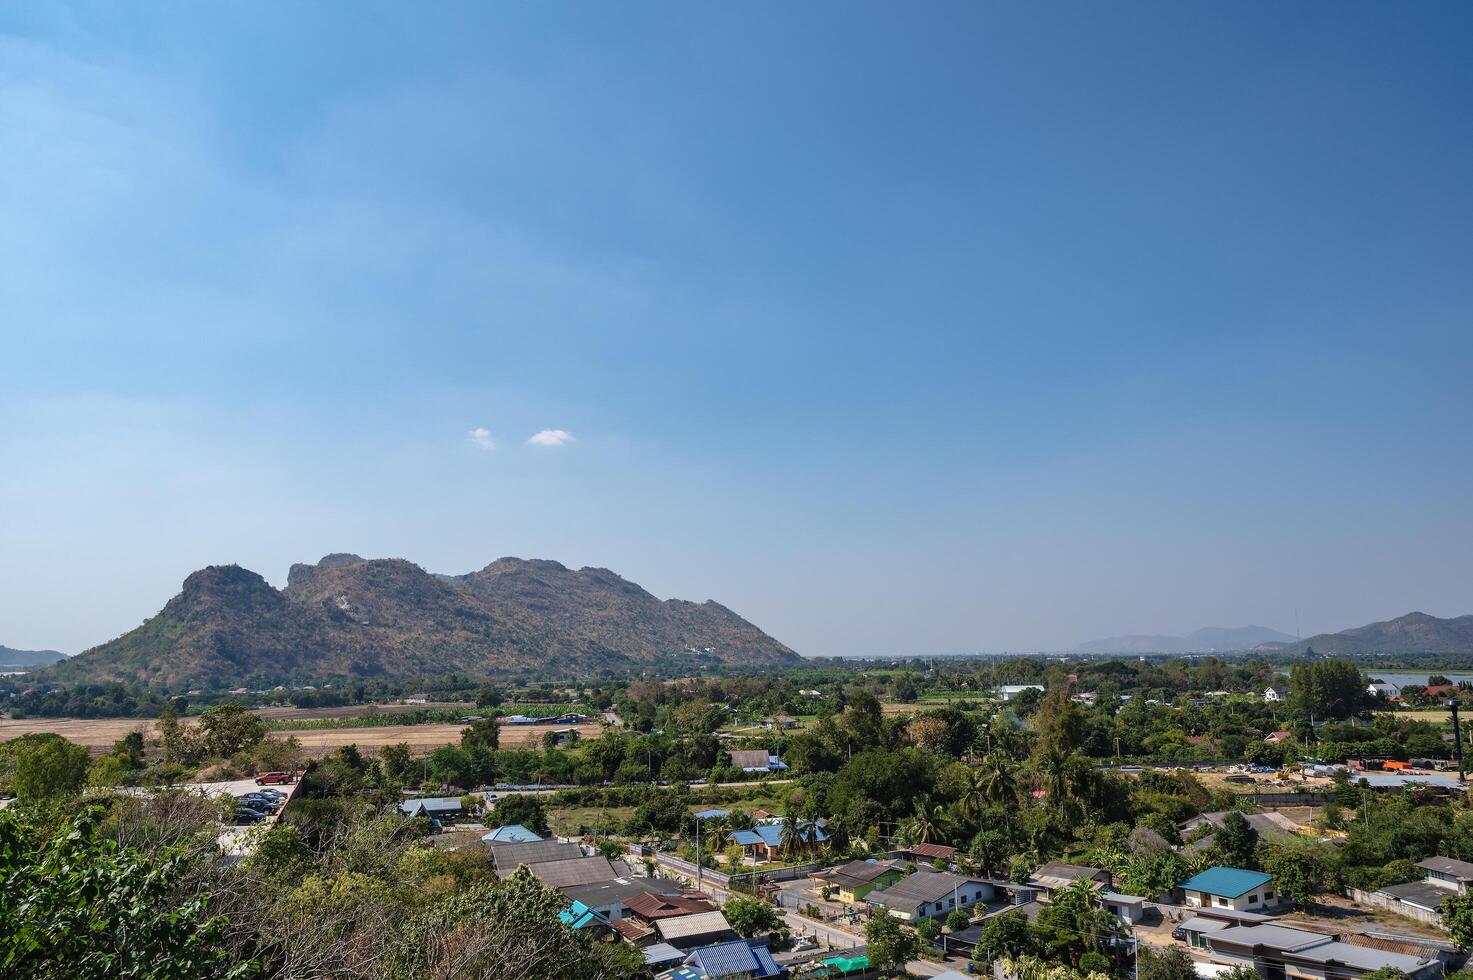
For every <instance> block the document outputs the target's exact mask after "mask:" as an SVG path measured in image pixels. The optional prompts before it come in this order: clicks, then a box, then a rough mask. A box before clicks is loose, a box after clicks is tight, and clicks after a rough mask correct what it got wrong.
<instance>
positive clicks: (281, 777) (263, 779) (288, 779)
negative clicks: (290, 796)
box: [256, 772, 297, 786]
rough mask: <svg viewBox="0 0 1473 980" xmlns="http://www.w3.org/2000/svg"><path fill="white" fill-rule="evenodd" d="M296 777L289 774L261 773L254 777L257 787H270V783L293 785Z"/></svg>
mask: <svg viewBox="0 0 1473 980" xmlns="http://www.w3.org/2000/svg"><path fill="white" fill-rule="evenodd" d="M296 779H297V777H296V775H295V774H293V773H289V772H263V773H261V775H259V776H257V777H256V785H257V786H270V785H271V784H272V783H282V784H285V783H294V782H296Z"/></svg>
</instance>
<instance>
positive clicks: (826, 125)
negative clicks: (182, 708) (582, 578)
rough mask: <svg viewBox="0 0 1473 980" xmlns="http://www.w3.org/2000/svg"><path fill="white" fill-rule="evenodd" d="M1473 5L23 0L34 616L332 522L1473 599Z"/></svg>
mask: <svg viewBox="0 0 1473 980" xmlns="http://www.w3.org/2000/svg"><path fill="white" fill-rule="evenodd" d="M1470 31H1473V10H1470V9H1469V8H1468V7H1467V5H1466V4H1457V3H1425V4H1417V5H1414V6H1398V7H1393V6H1390V5H1384V4H1359V3H1334V4H1331V3H1320V4H1293V5H1284V4H1267V3H1265V4H1254V3H1235V4H1217V5H1212V4H1189V5H1186V4H1173V3H1158V4H1095V3H1082V4H1050V5H1036V4H1028V5H1023V4H1017V5H1011V6H1004V5H1001V4H975V3H955V4H944V3H934V4H927V5H924V6H923V7H919V8H917V7H915V6H914V5H899V4H889V5H885V4H862V3H849V2H846V3H810V4H802V5H779V4H758V5H751V4H743V5H734V4H700V3H696V4H692V3H642V4H618V5H613V4H596V3H589V4H536V5H526V4H524V5H499V6H498V7H496V8H495V9H492V5H487V4H467V5H464V6H461V7H456V6H455V5H452V4H442V5H435V6H433V7H431V8H423V7H415V6H412V5H405V4H390V3H384V4H372V3H360V4H314V5H307V6H303V5H298V4H252V5H236V6H235V7H234V8H233V9H230V8H227V5H177V4H176V5H159V4H95V5H70V4H63V3H53V2H46V3H40V2H37V3H31V4H24V3H23V4H11V5H7V6H6V7H5V8H3V9H0V215H3V216H4V217H3V220H0V263H3V268H4V269H5V273H4V274H3V275H0V339H3V346H0V352H3V354H0V371H3V375H0V377H3V379H4V383H3V385H0V555H3V560H0V643H5V644H8V645H11V646H22V647H43V646H44V647H56V648H59V649H63V650H66V651H68V652H75V651H77V650H80V649H82V648H84V647H86V646H89V645H92V644H94V643H97V642H101V641H102V640H105V639H107V638H110V637H111V636H113V635H116V634H117V633H119V632H121V631H123V630H125V629H128V628H131V627H132V626H134V625H136V624H137V623H138V622H139V621H141V620H142V619H143V618H144V617H146V616H147V615H150V614H151V613H152V612H153V611H155V610H156V609H157V608H158V607H159V606H160V605H161V604H162V603H163V601H164V600H165V599H167V597H168V596H170V595H172V594H173V593H174V592H175V591H177V589H178V585H179V583H180V581H181V580H182V579H183V577H184V576H185V575H186V574H187V573H188V572H189V571H191V570H192V569H194V568H196V567H199V566H202V565H204V564H209V563H222V562H238V563H240V564H242V565H245V566H247V567H250V568H253V569H256V570H258V571H260V572H261V573H262V574H264V575H266V576H267V578H269V579H270V580H272V581H273V582H276V583H277V584H282V583H284V581H285V575H286V569H287V567H288V565H289V564H290V563H291V562H294V561H306V560H315V559H316V558H317V557H319V556H320V555H322V554H324V553H326V552H329V551H337V550H350V551H356V552H359V553H361V554H364V555H369V556H403V557H408V558H411V559H413V560H416V561H418V562H419V563H421V564H422V565H424V566H426V567H428V568H431V569H433V570H436V571H447V572H463V571H467V570H470V569H472V568H477V567H480V566H482V565H484V564H486V563H487V562H489V561H491V560H493V559H494V558H497V557H499V556H502V555H508V554H514V555H521V556H524V557H534V556H535V557H548V558H556V559H559V560H561V561H564V562H565V563H567V564H570V565H574V566H579V565H585V564H587V565H601V566H607V567H610V568H613V569H615V570H617V571H619V572H621V573H622V574H624V575H626V576H627V577H629V578H631V579H633V580H635V581H638V582H640V583H641V584H643V585H645V586H646V587H648V588H649V589H651V590H652V591H653V592H655V593H656V594H658V595H661V596H667V597H668V596H680V597H684V598H693V599H702V598H708V597H712V598H717V599H719V600H720V601H722V602H725V603H726V604H728V605H730V606H732V607H733V608H735V609H736V610H737V611H739V612H741V613H742V614H744V615H746V616H748V617H749V618H751V619H752V620H754V621H755V622H757V623H758V624H759V625H761V626H763V627H764V628H766V629H768V630H769V631H770V632H772V633H773V634H774V635H776V636H778V637H779V638H780V639H783V640H784V641H786V642H788V643H790V644H791V645H793V646H794V647H795V648H797V649H798V650H799V651H800V652H803V653H809V654H900V653H920V654H929V653H954V652H967V651H975V650H987V651H995V650H1036V649H1061V648H1066V647H1068V646H1071V645H1072V644H1074V643H1076V642H1079V641H1082V640H1086V639H1090V638H1093V637H1097V636H1103V635H1111V634H1115V633H1122V632H1187V631H1190V630H1192V629H1195V628H1197V627H1199V626H1203V625H1238V624H1243V623H1249V622H1252V623H1261V624H1264V625H1269V626H1273V627H1276V628H1278V629H1283V630H1288V631H1291V632H1292V631H1293V630H1294V628H1295V621H1296V615H1297V617H1298V622H1299V626H1300V629H1301V630H1302V631H1303V632H1304V633H1305V634H1306V635H1307V634H1310V633H1313V632H1316V631H1321V630H1330V629H1341V628H1345V627H1348V626H1353V625H1359V624H1361V623H1364V622H1367V621H1370V620H1374V619H1380V618H1385V617H1389V616H1394V615H1397V614H1400V613H1403V612H1406V611H1409V610H1411V609H1414V608H1415V609H1422V610H1424V611H1427V612H1431V613H1434V614H1438V615H1456V614H1463V613H1469V612H1473V589H1470V586H1473V508H1470V507H1469V499H1470V496H1469V493H1470V491H1469V487H1470V486H1473V479H1470V478H1473V452H1470V450H1473V435H1470V433H1473V384H1470V370H1469V369H1470V367H1473V275H1470V274H1469V270H1470V269H1473V242H1470V228H1473V181H1470V179H1469V177H1470V175H1473V125H1470V124H1473V115H1470V106H1473V61H1470V59H1469V58H1468V57H1467V39H1468V38H1469V36H1470ZM477 430H484V432H485V434H484V435H481V434H473V433H477ZM544 430H562V431H563V432H565V433H568V434H570V435H571V437H572V438H571V439H570V440H562V439H548V440H545V441H549V442H560V443H561V444H558V445H535V444H528V439H529V438H530V437H532V436H533V435H534V434H536V433H538V432H542V431H544Z"/></svg>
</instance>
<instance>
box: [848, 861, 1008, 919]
mask: <svg viewBox="0 0 1473 980" xmlns="http://www.w3.org/2000/svg"><path fill="white" fill-rule="evenodd" d="M996 894H997V891H996V889H995V888H994V886H993V884H992V882H990V881H987V880H986V879H983V878H968V877H963V876H961V875H954V874H951V873H949V872H946V871H919V872H917V873H916V874H913V875H911V876H910V877H909V878H904V879H902V880H900V881H897V882H896V883H895V884H893V885H891V886H890V887H888V888H884V889H877V890H875V891H872V892H870V893H869V895H868V896H867V897H866V898H865V903H866V904H868V905H872V906H875V907H876V908H880V909H884V910H885V911H886V912H887V913H888V914H889V915H891V916H893V917H894V918H896V919H899V920H900V921H902V922H910V923H916V922H920V921H921V920H922V919H930V918H935V917H945V916H946V915H947V914H949V913H950V912H951V911H952V910H954V909H961V910H962V911H968V912H969V911H970V910H971V909H973V908H975V907H976V906H978V905H983V906H985V905H986V903H987V902H989V901H991V900H992V898H993V897H994V896H995V895H996Z"/></svg>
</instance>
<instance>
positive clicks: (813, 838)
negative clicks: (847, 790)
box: [731, 822, 829, 863]
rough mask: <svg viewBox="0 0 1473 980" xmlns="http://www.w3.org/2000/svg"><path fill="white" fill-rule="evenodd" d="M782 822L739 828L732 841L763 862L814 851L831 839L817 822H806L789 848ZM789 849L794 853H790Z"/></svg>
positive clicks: (750, 855)
mask: <svg viewBox="0 0 1473 980" xmlns="http://www.w3.org/2000/svg"><path fill="white" fill-rule="evenodd" d="M784 830H785V828H784V827H783V825H782V824H771V823H768V824H760V825H758V826H756V827H753V828H752V829H751V830H738V831H735V832H733V833H732V835H731V840H732V843H734V844H738V845H740V846H741V849H742V853H743V854H744V855H745V856H746V857H747V858H749V859H750V860H752V861H755V862H758V863H762V862H764V861H786V860H791V859H792V858H794V857H800V856H803V855H805V854H806V853H809V852H812V851H814V850H815V849H816V848H817V845H819V844H822V843H823V842H824V841H826V840H828V839H829V835H828V834H826V833H824V831H823V828H822V827H820V826H819V825H818V824H816V823H809V822H804V823H800V824H799V825H798V828H797V830H798V836H799V838H800V839H799V840H798V841H796V842H794V843H793V846H792V847H791V848H789V846H788V845H787V844H785V843H784V842H783V831H784ZM789 850H792V851H793V853H792V854H789V853H788V852H789Z"/></svg>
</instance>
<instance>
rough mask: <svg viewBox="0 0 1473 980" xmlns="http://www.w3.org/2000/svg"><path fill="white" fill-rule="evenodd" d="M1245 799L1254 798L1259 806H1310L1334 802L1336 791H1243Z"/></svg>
mask: <svg viewBox="0 0 1473 980" xmlns="http://www.w3.org/2000/svg"><path fill="white" fill-rule="evenodd" d="M1239 795H1240V796H1241V797H1242V798H1243V799H1245V800H1252V801H1253V802H1254V803H1257V804H1258V805H1259V806H1309V805H1312V804H1315V803H1332V802H1334V800H1335V794H1334V793H1309V792H1298V793H1241V794H1239Z"/></svg>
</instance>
